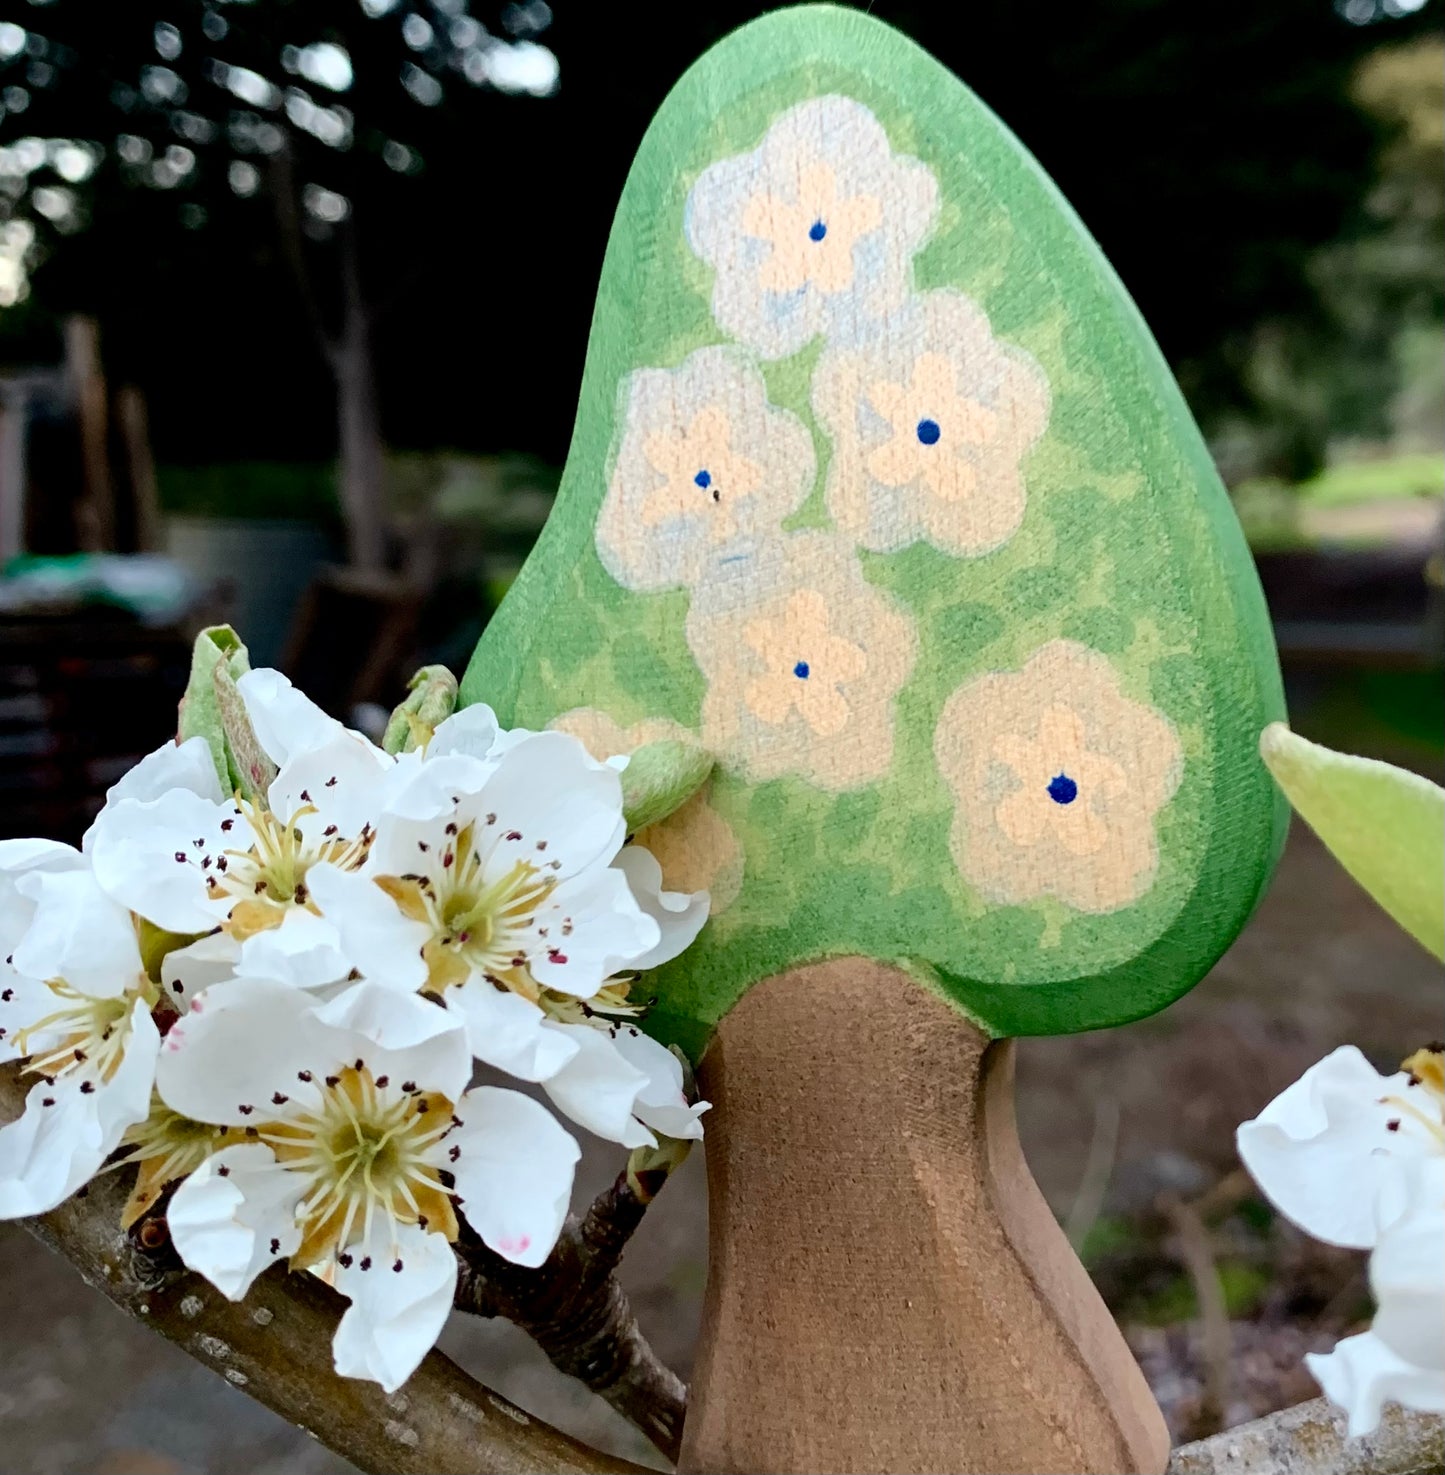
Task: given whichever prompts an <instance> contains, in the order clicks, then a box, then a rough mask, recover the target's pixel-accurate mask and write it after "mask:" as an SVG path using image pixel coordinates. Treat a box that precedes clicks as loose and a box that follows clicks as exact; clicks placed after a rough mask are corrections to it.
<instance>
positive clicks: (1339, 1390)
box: [1305, 1331, 1445, 1438]
mask: <svg viewBox="0 0 1445 1475" xmlns="http://www.w3.org/2000/svg"><path fill="white" fill-rule="evenodd" d="M1305 1366H1306V1367H1307V1368H1309V1370H1310V1372H1311V1374H1312V1375H1313V1376H1314V1379H1315V1381H1316V1382H1317V1383H1318V1384H1319V1385H1320V1387H1321V1388H1322V1389H1323V1390H1324V1395H1325V1397H1326V1398H1328V1399H1329V1401H1330V1402H1331V1403H1333V1404H1336V1405H1337V1406H1338V1407H1340V1408H1342V1409H1344V1410H1345V1412H1346V1414H1347V1415H1348V1416H1349V1433H1350V1437H1351V1438H1355V1437H1357V1436H1359V1435H1361V1434H1369V1433H1370V1432H1371V1431H1372V1430H1374V1429H1375V1427H1376V1426H1377V1425H1378V1424H1379V1422H1380V1415H1381V1413H1382V1412H1383V1411H1384V1407H1385V1405H1386V1404H1387V1403H1398V1404H1401V1405H1402V1406H1403V1407H1405V1408H1412V1409H1415V1410H1417V1411H1418V1412H1420V1413H1435V1414H1445V1377H1442V1376H1441V1374H1440V1372H1439V1371H1438V1370H1437V1369H1432V1368H1421V1367H1416V1366H1415V1365H1414V1363H1411V1362H1407V1361H1406V1360H1405V1359H1404V1358H1403V1357H1401V1356H1400V1355H1399V1354H1398V1353H1397V1352H1394V1351H1392V1350H1391V1349H1390V1348H1389V1347H1387V1346H1386V1345H1385V1343H1384V1342H1383V1341H1381V1340H1380V1338H1379V1337H1377V1336H1376V1335H1375V1334H1374V1332H1372V1331H1371V1332H1361V1333H1360V1334H1359V1335H1358V1336H1355V1337H1346V1338H1344V1339H1343V1341H1340V1342H1337V1343H1336V1344H1335V1349H1334V1351H1333V1352H1325V1353H1320V1352H1311V1353H1307V1354H1306V1355H1305Z"/></svg>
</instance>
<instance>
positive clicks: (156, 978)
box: [135, 917, 205, 983]
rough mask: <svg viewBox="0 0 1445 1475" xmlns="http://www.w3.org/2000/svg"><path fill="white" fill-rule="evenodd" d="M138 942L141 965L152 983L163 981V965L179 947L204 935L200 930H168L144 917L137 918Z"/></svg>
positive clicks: (136, 931) (136, 933) (185, 945)
mask: <svg viewBox="0 0 1445 1475" xmlns="http://www.w3.org/2000/svg"><path fill="white" fill-rule="evenodd" d="M135 924H136V925H135V936H136V942H137V944H138V945H139V947H140V960H141V966H142V967H143V968H144V969H145V975H146V977H147V978H149V979H150V981H151V982H152V983H162V982H164V980H163V979H162V978H161V965H162V964H163V963H164V962H165V960H166V958H167V956H168V955H169V954H171V953H173V952H175V951H176V949H177V948H183V947H187V946H189V945H190V944H191V943H193V942H195V941H196V940H197V939H198V938H200V937H202V936H204V935H205V934H204V933H199V932H189V933H188V932H166V931H165V930H164V929H163V928H160V927H157V926H156V924H155V923H154V922H148V921H146V919H145V918H144V917H137V918H136V919H135Z"/></svg>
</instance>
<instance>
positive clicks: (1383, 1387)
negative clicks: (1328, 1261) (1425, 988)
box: [1238, 1046, 1445, 1434]
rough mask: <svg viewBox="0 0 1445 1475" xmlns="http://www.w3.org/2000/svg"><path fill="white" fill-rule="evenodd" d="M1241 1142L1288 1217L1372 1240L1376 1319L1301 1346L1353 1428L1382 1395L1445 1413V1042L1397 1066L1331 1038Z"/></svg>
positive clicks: (1363, 1243)
mask: <svg viewBox="0 0 1445 1475" xmlns="http://www.w3.org/2000/svg"><path fill="white" fill-rule="evenodd" d="M1238 1146H1239V1155H1240V1157H1241V1158H1242V1159H1243V1161H1244V1164H1245V1166H1246V1167H1247V1168H1248V1169H1249V1171H1250V1172H1251V1173H1252V1174H1253V1175H1254V1178H1255V1181H1256V1182H1257V1183H1258V1184H1259V1186H1260V1188H1261V1189H1263V1191H1264V1193H1265V1195H1266V1196H1267V1197H1268V1198H1269V1200H1270V1201H1271V1202H1272V1203H1273V1204H1274V1205H1275V1207H1276V1208H1277V1209H1279V1211H1280V1212H1281V1213H1282V1214H1284V1215H1285V1217H1286V1218H1288V1219H1290V1220H1292V1221H1293V1222H1294V1223H1295V1224H1297V1225H1299V1227H1300V1228H1301V1229H1303V1230H1304V1231H1305V1232H1306V1233H1308V1234H1311V1235H1313V1236H1314V1237H1315V1238H1316V1239H1322V1240H1325V1241H1326V1242H1327V1243H1329V1244H1337V1245H1345V1246H1349V1247H1352V1248H1355V1249H1368V1250H1369V1251H1370V1252H1371V1253H1370V1287H1371V1290H1372V1291H1373V1293H1374V1297H1375V1301H1376V1304H1377V1308H1378V1309H1377V1311H1376V1313H1375V1320H1374V1324H1373V1325H1372V1326H1371V1328H1370V1330H1369V1331H1367V1332H1362V1333H1360V1334H1358V1335H1356V1336H1352V1337H1346V1338H1345V1339H1344V1340H1343V1341H1341V1342H1340V1343H1339V1344H1338V1345H1337V1346H1336V1347H1335V1349H1334V1350H1333V1351H1332V1352H1330V1353H1327V1354H1311V1355H1310V1356H1308V1357H1307V1358H1306V1359H1305V1361H1306V1363H1307V1365H1308V1366H1309V1369H1310V1371H1311V1372H1312V1373H1313V1374H1314V1376H1315V1378H1316V1379H1317V1381H1318V1382H1319V1384H1320V1387H1321V1388H1323V1389H1324V1391H1325V1394H1326V1396H1327V1397H1328V1398H1329V1399H1330V1400H1331V1402H1333V1403H1336V1404H1338V1405H1339V1406H1340V1407H1341V1408H1343V1409H1345V1410H1346V1412H1347V1414H1348V1416H1349V1429H1350V1433H1351V1434H1366V1433H1369V1431H1370V1430H1372V1429H1373V1428H1374V1427H1375V1426H1376V1425H1377V1424H1378V1423H1379V1420H1380V1414H1381V1412H1382V1410H1383V1408H1384V1406H1385V1404H1386V1403H1389V1402H1397V1403H1400V1404H1403V1405H1404V1406H1405V1407H1406V1408H1412V1409H1418V1410H1421V1411H1424V1412H1430V1413H1445V1049H1441V1048H1439V1047H1429V1048H1427V1049H1424V1050H1418V1051H1416V1052H1415V1054H1414V1055H1412V1056H1411V1057H1410V1058H1409V1059H1408V1060H1406V1061H1405V1063H1404V1066H1403V1067H1402V1069H1401V1070H1400V1072H1399V1073H1397V1074H1395V1075H1392V1076H1381V1075H1379V1074H1378V1073H1377V1072H1376V1071H1375V1070H1374V1068H1373V1067H1372V1066H1371V1065H1370V1064H1369V1062H1368V1061H1367V1060H1366V1059H1365V1057H1364V1056H1363V1055H1362V1054H1361V1053H1360V1052H1359V1051H1358V1050H1356V1049H1355V1048H1354V1047H1353V1046H1345V1047H1343V1048H1341V1049H1339V1050H1336V1051H1335V1052H1334V1053H1333V1054H1331V1055H1328V1056H1326V1057H1325V1059H1323V1060H1322V1061H1320V1062H1319V1064H1318V1065H1314V1066H1312V1067H1311V1068H1310V1069H1309V1070H1308V1071H1306V1072H1305V1074H1304V1075H1303V1076H1302V1077H1301V1078H1300V1079H1299V1080H1298V1081H1296V1082H1295V1083H1294V1085H1292V1086H1290V1087H1289V1088H1288V1090H1286V1091H1284V1092H1282V1093H1281V1094H1280V1095H1279V1096H1277V1097H1276V1098H1275V1099H1274V1100H1273V1101H1272V1102H1270V1104H1269V1105H1268V1106H1267V1107H1265V1109H1264V1110H1263V1111H1262V1112H1261V1113H1260V1114H1259V1116H1258V1117H1256V1118H1255V1119H1254V1120H1253V1121H1249V1122H1245V1123H1244V1125H1243V1126H1241V1127H1240V1129H1239V1132H1238Z"/></svg>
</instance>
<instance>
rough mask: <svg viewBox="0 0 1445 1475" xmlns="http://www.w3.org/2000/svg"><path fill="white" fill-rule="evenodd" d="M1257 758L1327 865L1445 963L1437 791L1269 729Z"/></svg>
mask: <svg viewBox="0 0 1445 1475" xmlns="http://www.w3.org/2000/svg"><path fill="white" fill-rule="evenodd" d="M1259 751H1260V755H1261V757H1263V759H1264V761H1265V764H1266V766H1267V767H1268V768H1269V771H1270V772H1271V773H1272V774H1273V775H1274V778H1275V782H1276V783H1278V784H1279V786H1280V788H1281V789H1283V790H1284V792H1285V794H1286V795H1287V796H1288V798H1289V802H1290V803H1291V804H1292V805H1294V807H1295V809H1296V810H1297V811H1298V812H1299V814H1300V815H1301V816H1302V818H1303V819H1304V820H1305V821H1306V822H1307V823H1308V824H1309V826H1310V828H1311V829H1312V830H1314V832H1315V833H1316V834H1317V835H1318V836H1319V837H1320V839H1321V840H1323V841H1324V843H1325V845H1326V846H1327V847H1328V849H1329V850H1330V852H1331V853H1332V854H1333V855H1334V857H1335V859H1336V860H1338V861H1339V863H1340V864H1341V865H1342V866H1344V868H1345V869H1346V870H1347V871H1348V872H1349V873H1350V875H1352V876H1353V877H1354V878H1355V880H1356V881H1358V882H1359V883H1360V885H1361V886H1363V887H1364V888H1365V890H1366V891H1368V892H1369V893H1370V895H1371V896H1373V897H1374V898H1375V900H1376V901H1377V902H1379V904H1380V905H1381V906H1382V907H1384V909H1385V910H1386V911H1387V912H1389V914H1390V915H1391V916H1392V917H1393V918H1394V919H1395V920H1396V921H1397V922H1398V923H1399V924H1400V926H1401V927H1403V928H1404V929H1405V931H1406V932H1408V933H1409V934H1410V936H1411V937H1413V938H1415V940H1416V941H1417V942H1419V943H1421V944H1422V945H1423V946H1425V947H1426V948H1428V949H1429V950H1430V951H1431V952H1432V953H1434V955H1435V956H1436V957H1437V958H1441V959H1445V789H1442V788H1441V787H1440V786H1439V784H1433V783H1431V782H1430V780H1429V779H1427V778H1422V777H1421V776H1420V775H1419V774H1417V773H1410V772H1409V771H1408V770H1406V769H1403V768H1396V767H1394V765H1393V764H1389V763H1381V762H1379V761H1377V760H1376V759H1374V758H1356V757H1353V756H1351V755H1350V754H1348V753H1336V752H1333V751H1332V750H1331V749H1329V748H1322V747H1321V746H1320V745H1319V744H1318V743H1312V742H1309V741H1308V740H1307V739H1305V738H1302V737H1299V736H1298V735H1297V734H1295V733H1293V732H1291V731H1290V730H1289V728H1287V727H1286V726H1285V725H1284V724H1283V723H1282V722H1272V723H1271V724H1270V725H1269V726H1268V727H1266V728H1265V730H1264V732H1263V734H1262V735H1261V737H1260V740H1259Z"/></svg>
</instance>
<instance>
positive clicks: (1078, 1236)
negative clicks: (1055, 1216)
mask: <svg viewBox="0 0 1445 1475" xmlns="http://www.w3.org/2000/svg"><path fill="white" fill-rule="evenodd" d="M1118 1147H1119V1099H1118V1097H1117V1096H1099V1097H1096V1098H1095V1100H1094V1134H1093V1136H1092V1137H1091V1138H1090V1140H1089V1155H1088V1157H1087V1158H1085V1160H1084V1171H1083V1174H1082V1175H1081V1177H1080V1178H1079V1187H1078V1191H1077V1192H1076V1193H1075V1194H1074V1202H1073V1204H1072V1206H1071V1207H1070V1209H1069V1217H1068V1219H1067V1220H1066V1221H1065V1223H1064V1233H1065V1234H1066V1235H1067V1236H1068V1239H1069V1243H1070V1244H1071V1245H1072V1246H1073V1247H1074V1253H1075V1254H1082V1253H1083V1250H1084V1241H1085V1240H1086V1239H1088V1237H1089V1231H1090V1230H1091V1229H1092V1228H1093V1227H1094V1225H1095V1224H1096V1223H1097V1222H1098V1219H1099V1211H1100V1210H1101V1209H1102V1208H1103V1207H1104V1196H1105V1194H1107V1193H1108V1191H1109V1179H1110V1178H1111V1177H1113V1174H1114V1155H1115V1153H1116V1152H1117V1150H1118Z"/></svg>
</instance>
